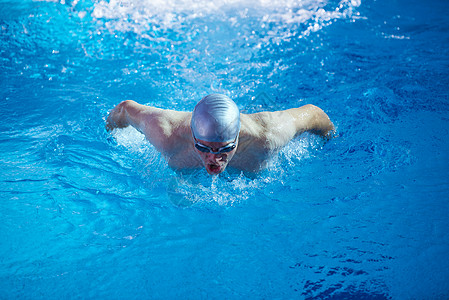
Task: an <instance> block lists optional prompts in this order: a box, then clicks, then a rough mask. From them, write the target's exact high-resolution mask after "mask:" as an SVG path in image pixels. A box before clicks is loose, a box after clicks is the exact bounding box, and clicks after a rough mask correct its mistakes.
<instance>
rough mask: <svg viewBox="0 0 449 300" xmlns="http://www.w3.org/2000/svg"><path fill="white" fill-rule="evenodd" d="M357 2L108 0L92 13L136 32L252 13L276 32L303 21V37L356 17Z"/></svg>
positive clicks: (232, 20)
mask: <svg viewBox="0 0 449 300" xmlns="http://www.w3.org/2000/svg"><path fill="white" fill-rule="evenodd" d="M360 5H361V1H360V0H343V1H340V2H339V3H338V5H336V6H334V7H332V6H329V5H328V3H327V1H311V0H306V1H294V0H276V1H267V0H217V1H209V0H200V1H193V0H191V1H182V0H167V1H162V0H120V1H118V0H111V1H109V2H107V1H99V2H97V3H95V7H94V9H93V11H92V16H93V17H94V18H97V19H104V20H106V21H107V22H109V23H110V24H109V27H110V28H111V27H113V28H114V29H115V30H119V31H126V32H127V31H134V32H138V33H143V32H146V31H150V30H154V29H155V28H156V27H162V28H165V29H176V28H179V27H182V26H184V25H185V24H186V23H189V22H191V21H193V20H196V21H197V19H202V18H206V19H207V18H211V19H216V20H220V21H223V20H224V21H225V22H228V23H229V24H230V25H231V26H240V25H239V23H240V22H239V20H241V19H245V18H247V17H248V16H252V17H256V19H257V20H258V24H257V23H255V24H254V25H255V26H254V29H256V30H260V29H262V30H263V29H264V28H270V30H271V31H273V30H274V31H275V32H277V33H279V32H282V28H285V27H286V26H290V25H291V24H303V25H304V24H305V25H306V26H305V28H302V33H301V36H304V35H308V34H309V33H310V32H315V31H318V30H320V29H321V28H322V27H323V26H326V25H328V24H330V23H331V22H332V20H335V19H346V18H351V17H355V18H357V17H358V15H359V14H358V13H357V12H354V8H357V7H359V6H360ZM270 24H275V25H277V27H279V28H280V29H281V30H279V31H278V30H276V29H274V28H275V26H270ZM204 30H205V31H207V28H204ZM270 30H269V31H270ZM273 33H274V32H273Z"/></svg>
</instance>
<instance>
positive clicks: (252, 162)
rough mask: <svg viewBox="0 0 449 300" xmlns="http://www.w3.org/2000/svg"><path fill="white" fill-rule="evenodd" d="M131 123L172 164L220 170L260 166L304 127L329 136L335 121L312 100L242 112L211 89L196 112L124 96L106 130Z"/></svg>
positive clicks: (173, 166) (303, 130)
mask: <svg viewBox="0 0 449 300" xmlns="http://www.w3.org/2000/svg"><path fill="white" fill-rule="evenodd" d="M129 125H131V126H133V127H134V128H136V129H137V130H138V131H140V132H141V133H143V134H144V135H145V137H146V138H147V139H148V141H149V142H150V143H151V144H153V145H154V147H155V148H156V149H157V150H158V151H160V152H161V153H162V154H163V156H164V157H165V158H166V159H167V161H168V164H169V166H170V167H172V168H174V169H186V168H198V167H202V166H204V167H205V168H206V171H207V172H208V173H209V174H212V175H217V174H220V173H221V172H223V171H224V170H225V169H226V167H227V166H228V165H229V166H231V167H234V168H237V169H240V170H243V171H248V172H257V171H259V170H261V169H263V168H264V167H265V166H266V164H267V162H268V161H269V159H270V157H271V156H272V155H273V154H274V153H276V152H277V151H279V150H280V149H281V148H282V147H283V146H285V145H286V144H287V143H288V142H289V141H290V140H291V139H293V138H294V137H296V136H298V135H300V134H302V133H303V132H306V131H308V132H312V133H314V134H318V135H320V136H322V137H330V135H331V132H332V131H334V129H335V128H334V124H332V122H331V120H330V119H329V117H328V116H327V114H326V113H325V112H324V111H322V110H321V109H320V108H318V107H316V106H314V105H310V104H309V105H305V106H302V107H298V108H292V109H287V110H283V111H275V112H259V113H255V114H241V113H240V112H239V109H238V107H237V105H236V104H235V103H234V101H232V100H231V99H230V98H229V97H227V96H224V95H220V94H212V95H208V96H206V97H204V98H203V99H202V100H201V101H200V102H198V104H197V105H196V106H195V109H194V110H193V113H191V112H182V111H174V110H168V109H160V108H155V107H150V106H145V105H141V104H138V103H136V102H134V101H132V100H126V101H123V102H121V103H120V104H119V105H117V106H116V107H115V108H114V109H113V110H112V111H111V113H110V114H109V116H108V118H107V120H106V127H107V129H108V130H113V129H114V128H123V127H126V126H129Z"/></svg>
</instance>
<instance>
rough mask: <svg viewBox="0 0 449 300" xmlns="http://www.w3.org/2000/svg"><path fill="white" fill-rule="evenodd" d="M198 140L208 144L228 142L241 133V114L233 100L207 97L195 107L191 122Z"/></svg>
mask: <svg viewBox="0 0 449 300" xmlns="http://www.w3.org/2000/svg"><path fill="white" fill-rule="evenodd" d="M190 127H191V129H192V134H193V136H194V137H195V138H196V139H199V140H203V141H206V142H228V141H233V140H235V139H236V138H237V135H238V134H239V132H240V112H239V108H238V107H237V105H236V104H235V103H234V101H232V100H231V98H229V97H227V96H225V95H220V94H211V95H207V96H206V97H204V98H203V99H201V101H200V102H198V104H197V105H196V106H195V109H194V110H193V113H192V121H191V122H190Z"/></svg>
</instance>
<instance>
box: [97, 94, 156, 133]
mask: <svg viewBox="0 0 449 300" xmlns="http://www.w3.org/2000/svg"><path fill="white" fill-rule="evenodd" d="M151 109H152V108H150V107H148V106H145V105H141V104H139V103H137V102H135V101H132V100H125V101H123V102H121V103H120V104H118V105H117V106H116V107H114V109H113V110H112V111H111V112H110V113H109V116H108V118H107V120H106V129H107V130H108V131H112V130H113V129H114V128H124V127H127V126H129V125H131V126H133V127H134V128H136V129H137V130H139V131H140V132H142V133H144V131H145V119H146V118H148V116H149V114H150V113H151V112H150V110H151Z"/></svg>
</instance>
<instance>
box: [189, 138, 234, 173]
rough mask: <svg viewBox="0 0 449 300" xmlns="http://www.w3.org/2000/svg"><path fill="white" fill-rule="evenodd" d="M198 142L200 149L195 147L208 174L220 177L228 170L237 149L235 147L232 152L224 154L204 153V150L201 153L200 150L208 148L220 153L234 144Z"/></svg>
mask: <svg viewBox="0 0 449 300" xmlns="http://www.w3.org/2000/svg"><path fill="white" fill-rule="evenodd" d="M196 141H197V142H198V143H199V145H200V147H195V151H196V152H197V153H198V155H199V157H200V158H201V160H202V161H203V164H204V167H205V168H206V171H207V173H209V174H211V175H218V174H220V173H221V172H223V171H224V170H225V169H226V167H227V165H228V163H229V161H230V160H231V159H232V157H233V156H234V154H235V152H236V151H237V147H235V148H233V149H232V150H231V151H228V152H222V153H210V152H204V150H203V151H200V150H199V149H198V148H201V146H206V147H208V148H210V149H212V151H213V152H219V150H220V149H225V150H226V147H228V146H229V145H232V144H231V143H233V142H206V141H202V140H196ZM235 145H237V141H235Z"/></svg>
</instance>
